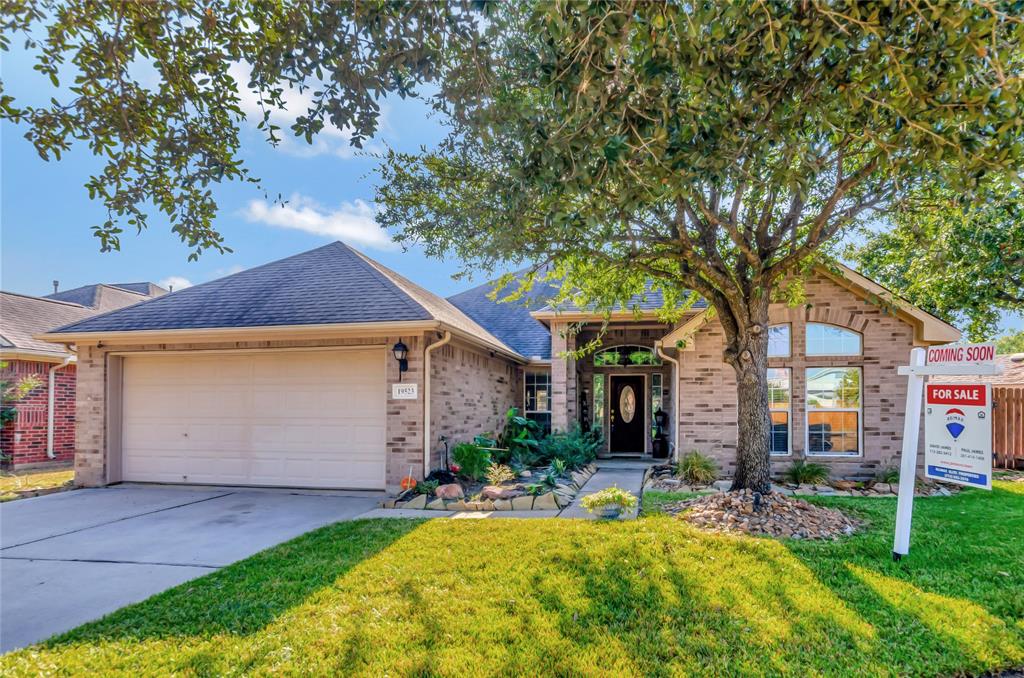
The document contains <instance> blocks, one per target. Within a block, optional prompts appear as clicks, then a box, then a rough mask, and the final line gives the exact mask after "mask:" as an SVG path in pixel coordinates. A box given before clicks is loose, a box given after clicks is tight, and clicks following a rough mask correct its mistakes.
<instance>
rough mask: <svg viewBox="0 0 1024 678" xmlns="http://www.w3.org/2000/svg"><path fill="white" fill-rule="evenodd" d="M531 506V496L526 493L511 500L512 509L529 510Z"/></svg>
mask: <svg viewBox="0 0 1024 678" xmlns="http://www.w3.org/2000/svg"><path fill="white" fill-rule="evenodd" d="M532 508H533V497H531V496H530V495H528V494H526V495H523V496H522V497H516V498H515V499H513V500H512V510H513V511H529V510H530V509H532Z"/></svg>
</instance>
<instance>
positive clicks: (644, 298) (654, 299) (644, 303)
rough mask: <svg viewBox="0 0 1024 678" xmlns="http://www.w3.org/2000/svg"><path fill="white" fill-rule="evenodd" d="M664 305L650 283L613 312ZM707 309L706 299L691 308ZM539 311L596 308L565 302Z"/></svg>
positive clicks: (560, 311) (563, 311)
mask: <svg viewBox="0 0 1024 678" xmlns="http://www.w3.org/2000/svg"><path fill="white" fill-rule="evenodd" d="M664 304H665V297H664V295H663V294H662V292H661V290H660V289H654V287H653V286H652V284H651V283H650V282H648V283H647V285H646V289H645V291H644V293H643V294H634V295H633V296H632V297H630V298H629V301H628V302H626V304H625V305H622V304H618V305H616V306H615V308H613V309H612V310H613V311H626V312H629V311H657V310H659V309H661V308H662V306H664ZM707 307H708V304H707V302H706V301H705V300H704V299H697V301H696V302H694V304H693V306H691V307H690V308H693V309H695V310H700V309H703V308H707ZM539 310H542V311H545V312H548V311H550V312H558V313H566V312H569V313H573V312H579V311H594V310H595V308H594V307H589V308H583V307H580V306H577V305H576V304H573V303H572V302H563V303H559V304H557V305H548V306H545V307H544V308H542V309H539Z"/></svg>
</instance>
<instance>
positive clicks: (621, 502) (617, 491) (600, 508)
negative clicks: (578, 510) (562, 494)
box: [580, 485, 636, 518]
mask: <svg viewBox="0 0 1024 678" xmlns="http://www.w3.org/2000/svg"><path fill="white" fill-rule="evenodd" d="M580 504H581V505H582V506H583V508H585V509H587V511H589V512H590V513H594V512H597V514H598V515H599V516H601V517H602V518H618V517H619V514H621V513H622V511H623V509H631V508H633V507H634V506H636V496H634V495H633V493H632V492H629V491H628V490H623V489H622V488H620V487H617V486H615V485H612V486H611V487H606V488H604V489H603V490H598V491H597V492H595V493H594V494H590V495H587V496H586V497H583V499H581V500H580Z"/></svg>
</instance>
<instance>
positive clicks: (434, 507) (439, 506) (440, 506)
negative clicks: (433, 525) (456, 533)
mask: <svg viewBox="0 0 1024 678" xmlns="http://www.w3.org/2000/svg"><path fill="white" fill-rule="evenodd" d="M426 508H427V509H428V510H430V511H444V510H445V509H446V508H447V507H446V506H445V505H444V499H435V500H434V501H432V502H430V503H429V504H427V506H426Z"/></svg>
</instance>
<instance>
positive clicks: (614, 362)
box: [44, 243, 960, 489]
mask: <svg viewBox="0 0 1024 678" xmlns="http://www.w3.org/2000/svg"><path fill="white" fill-rule="evenodd" d="M806 287H807V303H806V304H805V305H804V306H801V307H799V308H788V307H785V306H783V305H778V306H777V307H773V308H772V318H771V320H772V326H771V328H770V329H769V331H770V333H771V334H770V336H771V338H772V341H771V358H770V370H771V371H770V373H769V380H770V383H771V401H772V421H773V430H772V453H773V455H774V457H773V458H774V459H775V460H776V462H777V464H779V465H783V464H788V463H790V462H791V461H792V460H794V459H798V458H804V457H807V458H814V459H815V460H818V461H821V462H823V463H827V464H829V465H830V466H832V467H833V469H834V472H835V473H836V474H837V475H857V474H863V473H868V472H871V471H872V470H873V469H875V468H877V467H878V466H881V465H887V464H890V463H893V462H894V458H895V457H896V456H897V455H898V453H899V437H900V435H901V432H902V425H903V424H902V413H901V402H902V400H903V398H904V396H905V392H904V390H903V389H904V388H905V380H902V379H899V378H897V377H896V366H897V365H899V364H903V363H904V362H905V361H906V360H907V357H908V354H909V351H910V349H911V348H912V347H914V346H918V345H929V344H935V343H947V342H951V341H956V340H957V339H958V338H959V336H960V335H959V332H958V331H957V330H956V329H955V328H953V327H951V326H949V325H947V324H946V323H943V322H942V321H940V320H938V319H937V318H934V317H933V316H931V315H929V314H927V313H924V312H923V311H921V310H919V309H916V308H914V307H913V306H911V305H910V304H907V303H906V302H904V301H902V300H900V299H897V298H895V297H893V295H892V294H891V293H889V292H888V291H886V290H884V289H883V288H881V287H880V286H878V285H877V284H875V283H873V282H871V281H870V280H867V279H866V278H864V277H863V276H860V275H859V274H857V273H856V272H854V271H852V270H848V269H840V270H839V271H838V272H832V271H824V270H823V271H821V272H819V273H818V274H816V275H815V276H814V277H813V278H812V279H810V280H809V281H808V282H807V285H806ZM490 291H491V286H490V285H481V286H479V287H477V288H474V289H471V290H468V291H466V292H463V293H461V294H457V295H455V296H453V297H451V298H449V299H442V298H440V297H438V296H436V295H434V294H432V293H431V292H429V291H427V290H424V289H423V288H421V287H418V286H416V285H414V284H413V283H411V282H409V281H408V280H406V279H404V278H402V277H401V276H399V275H398V274H396V273H395V272H393V271H390V270H389V269H387V268H385V267H384V266H382V265H380V264H379V263H377V262H375V261H373V260H371V259H369V258H368V257H366V256H364V255H362V254H360V253H358V252H356V251H354V250H352V249H350V248H349V247H347V246H346V245H344V244H342V243H333V244H330V245H326V246H324V247H321V248H318V249H315V250H312V251H310V252H305V253H302V254H299V255H296V256H293V257H289V258H287V259H282V260H280V261H276V262H272V263H269V264H266V265H264V266H261V267H257V268H254V269H249V270H247V271H243V272H241V273H237V274H235V275H232V276H228V277H226V278H222V279H220V280H216V281H212V282H210V283H206V284H203V285H198V286H196V287H192V288H189V289H186V290H182V291H180V292H177V293H175V294H173V295H170V296H167V297H163V298H159V299H154V300H151V301H147V302H145V303H142V304H139V305H137V306H134V307H132V308H127V309H122V310H119V311H115V312H113V313H109V314H106V315H103V316H100V317H95V318H89V319H85V320H81V321H78V322H74V323H71V324H69V325H67V326H65V327H62V328H60V329H57V330H54V331H52V332H50V333H48V334H47V335H45V337H44V338H45V339H48V340H50V341H59V342H65V343H73V344H75V345H76V347H77V351H78V384H77V389H78V390H77V399H78V419H77V428H78V450H77V454H76V457H75V468H76V480H77V482H78V483H79V484H83V485H103V484H106V483H113V482H120V481H139V482H177V483H200V484H239V485H269V486H303V487H328V488H359V489H384V488H388V489H393V488H394V487H395V486H397V484H398V483H399V482H400V481H401V479H402V477H404V476H405V475H407V474H409V473H412V475H413V476H415V477H422V476H423V474H424V473H425V472H427V471H429V470H430V469H432V468H436V467H438V466H439V465H440V463H441V459H442V457H441V455H442V453H443V449H444V448H443V445H442V443H441V437H442V436H443V437H445V438H447V439H448V440H451V441H462V440H468V439H471V438H472V436H473V435H475V434H478V433H482V432H487V431H496V430H497V429H498V428H499V427H500V426H501V424H502V421H503V417H504V413H505V412H506V411H507V409H508V408H509V407H513V406H515V407H519V408H521V409H522V410H524V412H525V413H526V415H527V416H529V417H531V418H533V419H535V420H537V421H538V422H540V423H541V424H542V425H543V426H545V427H546V428H549V429H554V430H566V429H568V428H569V427H570V426H576V425H578V426H581V427H582V428H587V429H589V428H595V427H596V428H599V429H600V430H601V431H602V432H603V433H604V439H605V447H604V450H603V452H602V454H603V455H606V456H616V455H628V456H641V457H647V458H650V457H658V456H661V457H668V456H672V455H677V454H678V453H679V452H680V451H688V450H691V449H699V450H703V451H705V452H707V453H709V454H711V455H714V456H715V457H716V458H718V459H719V461H720V462H721V465H722V468H723V469H724V470H725V471H726V472H728V471H729V470H730V466H731V464H732V462H733V459H732V457H733V455H734V453H735V447H736V427H735V411H736V405H735V390H734V389H735V381H734V378H733V374H732V368H731V367H729V366H728V365H726V364H725V363H723V362H722V359H721V353H722V342H723V335H722V330H721V327H720V326H719V325H718V323H717V321H715V319H714V317H713V315H712V314H709V313H708V309H707V308H706V307H705V306H703V305H702V304H698V305H696V306H695V307H694V308H693V309H690V311H689V312H688V313H687V314H686V315H685V316H684V317H683V318H682V319H681V320H680V321H679V322H678V323H675V324H672V325H669V324H666V323H663V322H660V321H659V320H658V315H657V313H656V309H657V308H659V307H660V306H661V299H659V298H658V297H657V295H656V294H654V293H651V294H647V295H644V296H642V297H638V298H636V299H635V300H633V302H632V303H630V304H629V308H625V309H621V310H620V311H618V312H616V313H613V314H612V318H611V322H610V325H609V326H608V330H607V333H606V334H605V336H604V337H603V344H602V347H601V349H600V350H599V351H598V352H596V353H595V354H593V355H591V356H588V357H587V358H585V359H580V360H573V359H570V358H566V357H565V351H566V350H568V349H572V348H573V347H575V346H576V345H577V344H578V343H580V342H583V341H586V340H588V339H589V338H591V337H593V336H594V333H595V332H596V331H597V328H598V326H599V325H600V323H601V322H602V318H601V317H600V316H598V315H596V314H594V313H591V312H588V311H586V310H582V309H577V308H553V307H551V306H550V305H548V299H550V298H551V297H552V296H553V295H552V292H553V290H551V289H550V288H543V287H542V288H538V289H536V290H534V292H533V293H532V294H531V298H530V299H529V300H527V302H526V303H525V304H522V305H517V304H497V303H495V302H494V301H492V300H491V299H490V298H489V296H488V293H489V292H490Z"/></svg>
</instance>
